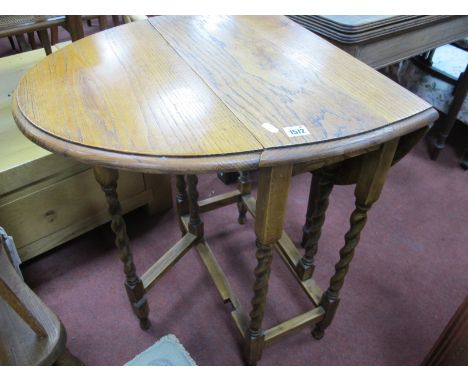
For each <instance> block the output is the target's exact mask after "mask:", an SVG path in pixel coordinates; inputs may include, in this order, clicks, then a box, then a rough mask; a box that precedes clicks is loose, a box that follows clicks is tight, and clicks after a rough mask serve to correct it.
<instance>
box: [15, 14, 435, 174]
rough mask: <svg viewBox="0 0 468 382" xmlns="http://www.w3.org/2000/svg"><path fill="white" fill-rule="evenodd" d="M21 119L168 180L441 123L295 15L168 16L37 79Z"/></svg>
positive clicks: (27, 87) (116, 32)
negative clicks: (170, 176)
mask: <svg viewBox="0 0 468 382" xmlns="http://www.w3.org/2000/svg"><path fill="white" fill-rule="evenodd" d="M13 114H14V117H15V120H16V122H17V124H18V126H19V128H20V129H21V130H22V131H23V133H24V134H25V135H26V136H28V137H29V138H30V139H32V140H33V141H34V142H36V143H37V144H39V145H40V146H43V147H44V148H47V149H49V150H50V151H53V152H56V153H59V154H64V155H67V156H71V157H73V158H75V159H77V160H80V161H83V162H87V163H90V164H96V165H105V166H108V167H113V168H121V169H132V170H140V171H147V172H159V173H164V172H167V173H171V172H173V173H190V172H209V171H219V170H229V169H232V170H242V169H252V168H256V167H261V166H270V165H277V164H281V163H285V162H287V161H298V162H300V161H309V160H316V159H317V160H319V159H323V158H327V157H330V156H335V155H343V154H347V153H350V152H353V151H356V150H359V149H365V148H366V147H369V146H372V145H376V144H378V143H382V142H385V141H387V140H389V139H392V138H394V137H397V136H401V135H404V134H406V133H409V132H411V131H414V130H416V129H418V128H420V127H423V126H425V125H427V124H429V123H430V122H432V121H433V120H435V119H436V118H437V113H436V112H435V110H434V109H432V108H431V105H429V104H428V103H426V102H425V101H423V100H422V99H420V98H418V97H417V96H415V95H413V94H412V93H411V92H409V91H407V90H406V89H404V88H402V87H401V86H399V85H398V84H396V83H395V82H393V81H391V80H390V79H388V78H386V77H385V76H384V75H382V74H380V73H378V72H377V71H375V70H373V69H372V68H370V67H368V66H367V65H365V64H363V63H361V62H360V61H358V60H357V59H355V58H353V57H352V56H350V55H348V54H347V53H345V52H343V51H341V50H340V49H338V48H336V47H335V46H333V45H332V44H330V43H328V42H327V41H325V40H324V39H322V38H320V37H318V36H317V35H315V34H313V33H312V32H309V31H308V30H306V29H305V28H303V27H301V26H299V25H298V24H296V23H294V22H293V21H291V20H289V19H288V18H286V17H282V16H231V17H224V16H210V17H201V16H197V17H195V16H193V17H192V16H158V17H154V18H151V19H148V20H142V21H138V22H135V23H131V24H126V25H122V26H119V27H115V28H112V29H108V30H105V31H103V32H100V33H97V34H94V35H91V36H89V37H86V38H84V39H82V40H79V41H77V42H75V43H73V44H70V45H68V46H66V47H65V48H63V49H60V50H59V51H57V52H55V53H54V54H52V55H50V56H48V57H47V58H45V59H44V60H43V61H41V62H40V63H39V64H37V65H36V66H35V67H34V68H32V69H31V70H30V71H29V72H28V73H26V75H25V76H24V77H23V78H22V79H21V81H20V83H19V85H18V87H17V89H16V92H15V94H14V97H13Z"/></svg>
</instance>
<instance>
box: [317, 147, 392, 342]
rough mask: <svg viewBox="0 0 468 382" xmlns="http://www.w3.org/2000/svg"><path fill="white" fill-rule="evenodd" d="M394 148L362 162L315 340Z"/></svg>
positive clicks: (322, 330) (335, 302) (336, 300)
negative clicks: (351, 208)
mask: <svg viewBox="0 0 468 382" xmlns="http://www.w3.org/2000/svg"><path fill="white" fill-rule="evenodd" d="M397 145H398V139H394V140H392V141H389V142H387V143H385V144H383V145H382V146H381V148H380V149H379V150H376V151H372V152H370V153H368V154H366V155H365V157H364V158H363V160H362V165H361V170H360V173H359V178H358V181H357V184H356V189H355V192H354V194H355V197H356V208H355V210H354V211H353V213H352V214H351V218H350V224H351V226H350V229H349V231H348V232H347V233H346V235H345V245H344V246H343V248H342V249H341V250H340V260H339V261H338V263H337V264H336V265H335V274H334V275H333V276H332V278H331V279H330V286H329V287H328V289H327V291H326V292H325V293H324V294H323V296H322V300H321V301H320V306H321V307H322V308H323V309H324V310H325V316H324V318H323V320H322V321H320V322H319V323H318V324H317V325H316V326H315V328H314V330H313V331H312V335H313V336H314V338H316V339H320V338H322V337H323V336H324V334H325V329H326V328H327V327H328V326H329V325H330V324H331V322H332V320H333V317H334V315H335V312H336V309H337V308H338V304H339V302H340V300H339V292H340V290H341V288H342V287H343V284H344V280H345V276H346V273H347V272H348V269H349V264H350V262H351V260H352V259H353V256H354V250H355V249H356V246H357V245H358V243H359V237H360V234H361V231H362V229H363V228H364V225H365V224H366V220H367V211H368V210H369V209H370V208H371V206H372V204H373V203H375V202H376V201H377V199H378V198H379V196H380V193H381V191H382V188H383V185H384V183H385V179H386V177H387V173H388V170H389V169H390V166H391V164H392V160H393V157H394V155H395V150H396V148H397Z"/></svg>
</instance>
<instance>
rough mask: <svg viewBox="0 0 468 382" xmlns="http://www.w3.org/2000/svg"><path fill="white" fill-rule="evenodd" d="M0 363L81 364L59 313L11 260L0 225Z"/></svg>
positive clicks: (6, 238)
mask: <svg viewBox="0 0 468 382" xmlns="http://www.w3.org/2000/svg"><path fill="white" fill-rule="evenodd" d="M0 233H1V235H0V365H22V366H29V365H52V364H58V365H81V362H80V361H79V360H78V359H77V358H75V357H74V356H73V355H71V354H70V352H69V351H68V350H67V349H66V339H67V336H66V332H65V328H64V327H63V325H62V323H61V322H60V320H59V319H58V317H57V316H56V315H55V314H54V313H53V312H52V311H51V310H50V309H49V308H48V307H47V306H46V305H44V303H43V302H42V301H41V300H40V299H39V297H37V296H36V294H34V292H33V291H32V290H31V289H30V288H29V287H28V286H27V285H26V283H25V282H24V280H23V278H22V276H21V274H20V273H18V270H17V269H15V268H14V266H13V264H12V263H11V262H10V257H12V256H15V254H14V253H7V250H8V247H9V248H10V249H11V248H14V247H12V246H11V245H10V246H8V247H7V246H5V245H4V244H5V240H11V238H9V237H8V236H7V235H6V234H5V233H4V231H3V229H2V228H1V227H0Z"/></svg>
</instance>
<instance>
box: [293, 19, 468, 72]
mask: <svg viewBox="0 0 468 382" xmlns="http://www.w3.org/2000/svg"><path fill="white" fill-rule="evenodd" d="M289 17H290V18H291V19H292V20H294V21H296V22H297V23H299V24H301V25H302V26H304V27H305V28H307V29H309V30H310V31H312V32H314V33H317V34H318V35H320V36H322V37H323V38H325V39H326V40H328V41H330V42H331V43H332V44H334V45H336V46H338V47H339V48H341V49H343V50H344V51H345V52H348V53H349V54H351V55H352V56H354V57H356V58H358V59H359V60H361V61H363V62H365V63H366V64H368V65H370V66H372V67H373V68H375V69H380V68H383V67H385V66H388V65H390V64H393V63H396V62H400V61H401V60H404V59H406V58H410V57H414V56H417V55H419V54H422V53H425V52H427V51H429V50H431V49H434V48H437V47H438V46H442V45H445V44H449V43H451V42H455V41H458V40H461V39H462V38H464V37H465V36H467V35H468V16H447V15H443V16H437V15H432V16H357V15H356V16H315V15H307V16H289Z"/></svg>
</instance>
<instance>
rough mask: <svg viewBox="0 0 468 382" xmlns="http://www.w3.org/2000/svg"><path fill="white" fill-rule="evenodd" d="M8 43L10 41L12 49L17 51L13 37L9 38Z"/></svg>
mask: <svg viewBox="0 0 468 382" xmlns="http://www.w3.org/2000/svg"><path fill="white" fill-rule="evenodd" d="M8 41H10V46H11V49H13V50H16V45H15V40H14V39H13V37H12V36H8Z"/></svg>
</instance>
